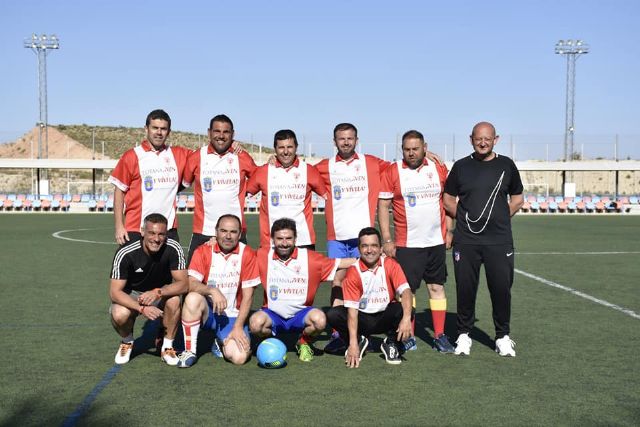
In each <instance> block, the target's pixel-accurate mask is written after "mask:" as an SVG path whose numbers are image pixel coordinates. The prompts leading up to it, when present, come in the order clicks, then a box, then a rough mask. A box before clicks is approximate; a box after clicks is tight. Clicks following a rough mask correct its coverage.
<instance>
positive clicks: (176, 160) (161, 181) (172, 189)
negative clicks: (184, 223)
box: [109, 141, 191, 233]
mask: <svg viewBox="0 0 640 427" xmlns="http://www.w3.org/2000/svg"><path fill="white" fill-rule="evenodd" d="M190 152H191V150H189V149H188V148H185V147H168V146H164V147H163V148H162V149H161V150H158V151H156V150H155V149H154V148H153V146H152V145H151V144H150V143H149V142H148V141H142V144H140V145H139V146H137V147H135V148H132V149H129V150H127V151H126V152H125V153H124V154H123V155H122V157H121V158H120V160H119V161H118V164H117V165H116V167H115V169H114V170H113V171H112V172H111V176H109V182H110V183H112V184H113V185H115V186H116V187H118V188H119V189H120V190H122V191H123V192H124V193H125V195H124V205H125V208H124V212H125V224H124V226H125V228H126V230H127V231H135V232H138V233H139V232H140V229H141V228H142V225H143V221H144V218H145V217H146V216H147V215H149V214H152V213H160V214H162V215H164V217H165V218H167V220H168V224H169V228H177V227H178V219H177V218H176V195H177V194H178V186H179V185H180V183H181V181H182V174H183V172H184V169H185V166H186V164H187V157H188V155H189V153H190Z"/></svg>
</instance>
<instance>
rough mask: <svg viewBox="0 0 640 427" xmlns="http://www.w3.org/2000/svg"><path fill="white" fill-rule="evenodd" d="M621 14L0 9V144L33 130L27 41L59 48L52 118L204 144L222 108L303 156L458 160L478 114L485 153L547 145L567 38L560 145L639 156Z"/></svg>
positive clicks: (633, 20) (40, 4) (633, 43)
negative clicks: (486, 125) (154, 126)
mask: <svg viewBox="0 0 640 427" xmlns="http://www.w3.org/2000/svg"><path fill="white" fill-rule="evenodd" d="M639 19H640V2H638V1H632V0H629V1H615V0H614V1H590V0H587V1H483V2H479V1H449V2H446V1H440V2H434V1H407V2H403V1H398V2H388V1H386V2H378V1H369V2H364V1H322V2H302V1H300V2H293V1H269V2H263V1H256V2H246V1H224V2H220V1H208V2H204V1H203V2H196V1H182V2H176V1H171V2H170V1H163V0H157V1H122V0H113V1H60V2H50V1H30V0H23V1H17V0H15V1H3V2H1V3H0V53H1V55H2V67H0V92H1V93H2V97H1V98H2V102H0V141H7V140H11V139H14V138H16V137H17V136H19V135H21V134H23V133H24V132H26V131H27V130H29V129H30V128H31V127H32V126H33V125H34V124H35V123H36V122H37V120H38V98H37V62H36V56H35V55H34V54H33V53H32V52H30V51H29V50H28V49H25V48H23V47H22V42H23V39H24V38H25V37H28V36H29V35H30V34H31V33H32V32H36V33H47V34H51V33H55V34H57V35H58V36H59V37H60V39H61V49H60V50H58V51H55V52H53V53H51V54H50V55H49V56H48V86H49V91H48V95H49V122H50V123H52V124H57V123H64V124H78V123H86V124H89V125H122V126H142V125H143V124H144V118H145V116H146V114H147V113H148V112H149V111H150V110H152V109H154V108H164V109H165V110H167V111H168V112H169V114H170V115H171V117H172V119H173V129H176V130H185V131H193V132H204V130H205V129H206V128H207V126H208V121H209V119H210V118H211V117H212V116H213V115H215V114H218V113H226V114H228V115H229V116H230V117H231V118H232V119H233V120H234V123H235V127H236V133H237V136H238V137H240V138H243V139H250V138H253V139H254V140H255V141H257V142H263V143H266V144H269V143H270V139H271V138H272V135H273V133H274V132H275V131H276V130H278V129H281V128H291V129H293V130H295V131H296V132H297V133H298V136H299V137H300V138H301V139H303V137H304V140H305V142H306V143H307V144H313V150H314V151H318V152H321V153H322V149H321V147H320V146H321V145H322V146H324V145H325V144H326V147H328V146H330V141H331V136H332V135H331V131H332V129H333V126H334V125H335V124H337V123H339V122H342V121H349V122H352V123H354V124H356V126H358V128H359V130H360V139H361V143H363V144H364V143H367V142H370V143H371V144H377V143H383V142H391V143H393V142H394V141H395V140H396V139H397V135H398V134H402V133H403V132H404V131H406V130H408V129H412V128H416V129H418V130H421V131H422V132H423V133H425V135H426V136H427V139H431V140H434V141H438V142H440V141H445V142H447V141H452V140H453V139H454V135H455V141H456V144H457V147H456V150H457V151H458V150H459V151H460V152H464V151H467V147H466V146H463V145H464V144H467V141H466V139H465V136H466V135H468V134H469V130H470V128H471V127H472V126H473V124H474V123H475V122H477V121H480V120H489V121H492V122H494V123H495V124H496V126H497V128H498V131H499V133H500V134H501V135H502V136H503V141H505V140H513V139H515V140H516V144H519V143H522V144H525V141H526V144H527V145H528V149H531V148H534V149H535V148H536V143H537V141H545V142H551V141H552V142H553V143H554V144H555V143H556V142H558V141H561V140H562V134H563V132H564V120H565V114H564V112H565V71H566V68H565V67H566V61H565V60H564V58H562V57H560V56H558V55H555V54H554V45H555V43H556V42H557V41H558V40H559V39H568V38H573V39H578V38H579V39H583V40H585V41H586V42H588V43H589V44H590V46H591V53H589V54H588V55H585V56H583V57H581V58H580V59H579V60H578V64H577V79H576V80H577V87H576V141H577V143H585V142H586V143H587V144H592V145H600V142H601V141H607V144H608V142H609V141H611V140H612V136H613V135H615V134H619V135H620V141H621V146H622V149H621V151H622V152H621V154H622V155H624V154H625V152H624V150H626V151H628V152H629V154H631V155H633V156H634V157H635V158H640V155H639V154H638V152H639V149H638V148H637V147H636V145H637V144H636V142H638V141H637V140H638V139H640V106H639V104H640V82H639V81H640V80H639V76H640V37H639V35H640V30H639V29H638V28H639V27H638V20H639ZM502 144H503V147H502V148H503V150H504V151H507V152H509V150H508V149H507V147H505V146H504V144H505V142H502ZM439 147H440V149H442V148H443V146H442V145H439ZM448 149H451V148H450V147H449V148H448ZM607 150H609V148H607ZM520 152H522V149H520Z"/></svg>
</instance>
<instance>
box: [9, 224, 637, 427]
mask: <svg viewBox="0 0 640 427" xmlns="http://www.w3.org/2000/svg"><path fill="white" fill-rule="evenodd" d="M248 220H249V243H250V244H253V245H255V244H256V242H257V239H256V237H257V233H256V229H257V217H256V216H249V217H248ZM179 221H180V230H181V243H182V246H183V247H184V246H188V243H189V238H190V236H191V233H190V230H191V215H180V216H179ZM0 224H1V226H0V229H1V230H2V244H3V248H2V256H1V258H0V260H1V261H0V268H1V269H2V270H1V271H2V276H1V279H0V281H1V282H0V283H1V288H2V303H3V304H2V305H3V309H2V310H1V311H0V331H1V333H2V338H3V342H4V345H5V347H4V348H5V350H6V351H5V356H6V360H5V362H4V363H2V364H1V366H0V373H1V377H2V387H1V389H0V402H1V404H0V425H3V426H4V425H7V426H8V425H21V426H22V425H47V426H48V425H69V426H72V425H90V426H102V425H124V426H156V425H163V426H164V425H187V424H191V425H204V424H207V425H246V426H250V425H265V426H271V425H279V426H286V425H346V426H350V425H407V426H414V425H629V426H631V425H638V422H639V420H640V357H639V353H640V333H638V331H639V330H640V292H639V289H638V286H639V284H640V280H639V279H638V278H639V277H640V262H639V261H638V260H639V259H640V241H639V239H638V238H639V237H640V233H639V232H638V230H640V216H614V215H597V216H596V215H593V216H586V215H585V216H578V215H563V216H551V215H540V216H516V217H515V218H514V225H513V228H514V237H515V246H516V269H517V273H516V276H515V283H514V287H513V292H512V299H513V306H512V326H511V327H512V334H511V337H512V338H513V339H514V340H515V341H516V342H517V346H516V352H517V357H515V358H501V357H499V356H498V355H497V354H496V353H495V352H494V350H493V334H494V331H493V323H492V319H491V306H490V301H489V295H488V292H487V290H486V284H485V283H484V280H483V281H482V282H481V285H480V292H479V294H478V302H477V312H476V317H477V322H476V329H475V330H474V331H473V332H472V338H473V340H474V342H473V347H472V350H471V355H470V356H469V357H456V356H453V355H442V354H438V353H436V352H434V351H433V350H431V338H430V337H431V333H432V329H431V314H430V312H429V311H428V310H427V309H426V306H427V294H426V289H425V288H424V286H423V287H421V288H420V290H419V291H418V308H417V313H416V320H417V322H416V326H417V327H416V329H417V330H416V335H417V337H418V350H417V351H412V352H408V353H407V354H405V360H404V362H403V363H402V364H401V365H398V366H392V365H388V364H386V363H385V362H384V359H383V358H382V357H381V353H380V352H379V351H372V352H369V353H367V355H366V356H365V357H364V358H363V360H362V362H361V367H360V368H359V369H355V370H350V369H347V368H345V365H344V360H343V358H342V357H338V356H331V355H318V356H316V358H315V359H314V360H313V361H312V362H311V363H302V362H300V361H299V360H298V359H297V357H296V354H295V351H294V350H293V341H292V340H289V341H288V344H289V353H288V361H289V363H288V366H287V367H285V368H284V369H280V370H266V369H261V368H259V367H258V366H257V363H256V359H255V357H254V358H252V359H251V360H250V361H249V363H247V364H246V365H244V366H239V367H238V366H233V365H231V364H229V363H226V362H224V361H223V360H221V359H215V358H213V356H212V355H211V353H209V352H208V348H204V347H205V345H206V343H207V342H209V343H210V337H208V338H209V339H208V340H207V336H201V340H200V343H201V344H202V345H201V346H200V347H201V348H200V349H199V354H200V358H199V360H198V363H197V364H196V365H195V366H193V367H192V368H190V369H177V368H174V367H169V366H167V365H164V364H163V363H161V362H160V359H159V357H158V356H157V354H155V353H154V351H153V349H152V346H153V339H154V338H155V325H153V324H145V322H144V321H141V319H139V321H138V322H137V323H136V329H135V336H136V338H137V341H136V344H135V348H134V357H133V358H132V360H131V361H130V362H129V363H128V364H126V365H123V366H117V365H114V362H113V357H114V354H115V351H116V349H117V345H118V342H119V341H118V337H117V335H116V333H115V332H114V331H113V329H112V327H111V325H110V322H109V317H108V313H107V310H108V307H109V297H108V283H109V272H110V264H111V261H112V257H113V254H114V252H115V249H116V246H115V244H114V243H113V217H112V215H111V214H93V215H78V214H75V215H74V214H48V215H47V214H5V215H0ZM316 230H317V232H318V242H319V244H318V250H320V251H322V250H324V239H325V237H324V234H325V233H324V222H323V217H322V216H316ZM447 258H448V263H449V272H450V276H449V280H448V282H447V296H448V315H447V333H448V335H449V336H450V337H451V339H452V340H455V338H456V328H455V312H456V298H455V281H454V278H453V270H452V268H451V255H450V253H449V254H448V257H447ZM328 288H329V286H324V285H323V286H321V289H320V291H319V293H318V295H317V297H316V306H319V307H325V308H328V307H327V306H328V301H329V291H328ZM261 297H262V295H261V292H260V294H259V295H257V296H256V297H255V298H254V304H253V306H254V308H258V307H259V306H260V304H261V302H262V298H261ZM292 339H293V337H292ZM327 339H328V336H327V334H326V333H324V334H323V335H321V337H320V339H319V342H318V344H317V347H318V348H322V347H324V344H325V343H326V341H327ZM374 342H376V341H374ZM377 342H378V343H379V341H377ZM179 345H180V344H178V346H179Z"/></svg>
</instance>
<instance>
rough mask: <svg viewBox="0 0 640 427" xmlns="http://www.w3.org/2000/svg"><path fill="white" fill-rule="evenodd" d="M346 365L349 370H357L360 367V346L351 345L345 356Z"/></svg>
mask: <svg viewBox="0 0 640 427" xmlns="http://www.w3.org/2000/svg"><path fill="white" fill-rule="evenodd" d="M344 363H345V364H346V365H347V368H357V367H358V366H360V348H359V347H358V344H357V343H355V344H349V347H348V348H347V353H346V354H345V355H344Z"/></svg>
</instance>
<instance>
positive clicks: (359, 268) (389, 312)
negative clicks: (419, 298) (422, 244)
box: [327, 227, 412, 368]
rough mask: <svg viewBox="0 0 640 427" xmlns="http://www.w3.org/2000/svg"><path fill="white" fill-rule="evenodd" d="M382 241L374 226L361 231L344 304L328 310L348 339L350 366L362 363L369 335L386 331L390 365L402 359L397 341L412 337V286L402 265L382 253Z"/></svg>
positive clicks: (384, 346)
mask: <svg viewBox="0 0 640 427" xmlns="http://www.w3.org/2000/svg"><path fill="white" fill-rule="evenodd" d="M380 240H381V239H380V233H379V232H378V230H376V229H375V228H373V227H367V228H363V229H362V230H360V233H359V235H358V249H359V250H360V261H359V262H358V263H357V264H356V265H353V266H351V267H349V269H348V270H347V274H346V277H345V279H344V281H343V282H342V291H343V294H344V306H341V307H333V308H332V309H330V310H329V312H328V313H327V318H328V319H329V324H330V325H331V326H332V327H333V328H335V329H336V330H337V331H338V332H339V333H340V336H343V337H348V338H349V344H348V347H347V352H346V354H345V363H346V365H347V367H349V368H357V367H358V366H359V365H360V359H362V355H363V354H364V352H365V350H366V349H367V345H368V343H369V341H368V339H367V336H368V335H370V334H383V333H384V334H387V338H385V340H384V342H383V344H382V346H381V349H382V353H383V354H384V357H385V359H386V361H387V363H391V364H399V363H401V362H402V360H401V359H400V352H399V350H398V344H399V342H400V341H402V340H404V339H407V338H409V337H410V336H411V308H412V304H411V288H410V287H409V284H408V283H407V279H406V278H405V275H404V273H403V272H402V268H401V267H400V264H398V263H397V262H396V260H394V259H393V258H389V257H386V256H384V255H382V246H381V244H380ZM398 298H400V299H401V301H402V303H400V302H398Z"/></svg>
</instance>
